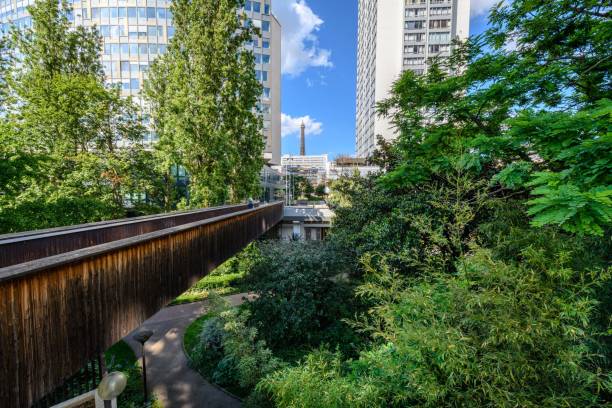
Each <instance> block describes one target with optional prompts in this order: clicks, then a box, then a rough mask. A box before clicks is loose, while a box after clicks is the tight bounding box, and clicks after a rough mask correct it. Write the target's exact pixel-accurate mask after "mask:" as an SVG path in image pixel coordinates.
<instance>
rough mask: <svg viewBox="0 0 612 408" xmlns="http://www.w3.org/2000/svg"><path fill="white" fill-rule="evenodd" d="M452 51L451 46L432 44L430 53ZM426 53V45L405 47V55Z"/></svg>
mask: <svg viewBox="0 0 612 408" xmlns="http://www.w3.org/2000/svg"><path fill="white" fill-rule="evenodd" d="M448 51H450V45H449V44H431V45H430V46H429V52H430V53H437V52H448ZM424 52H425V46H424V45H407V46H405V47H404V53H405V54H422V53H424Z"/></svg>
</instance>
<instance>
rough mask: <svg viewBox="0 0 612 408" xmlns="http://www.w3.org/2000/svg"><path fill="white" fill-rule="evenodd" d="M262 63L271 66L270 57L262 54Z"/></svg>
mask: <svg viewBox="0 0 612 408" xmlns="http://www.w3.org/2000/svg"><path fill="white" fill-rule="evenodd" d="M261 62H262V63H264V64H269V63H270V56H269V55H266V54H262V56H261Z"/></svg>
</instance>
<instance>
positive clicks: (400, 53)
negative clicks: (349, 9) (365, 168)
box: [356, 0, 470, 157]
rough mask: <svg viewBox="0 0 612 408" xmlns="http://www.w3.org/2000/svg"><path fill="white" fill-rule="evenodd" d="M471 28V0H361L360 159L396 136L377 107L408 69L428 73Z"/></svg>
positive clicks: (359, 23)
mask: <svg viewBox="0 0 612 408" xmlns="http://www.w3.org/2000/svg"><path fill="white" fill-rule="evenodd" d="M469 24H470V0H359V14H358V40H357V42H358V44H357V107H356V108H357V115H356V153H357V157H368V156H370V155H371V154H372V153H373V152H374V150H375V149H376V140H377V136H378V135H380V136H382V137H383V138H384V139H386V140H393V139H394V138H395V137H396V132H395V131H394V129H393V127H392V126H391V123H389V121H388V120H387V119H386V118H381V117H378V116H377V115H376V103H377V102H380V101H382V100H384V99H386V98H387V97H388V95H389V90H390V89H391V86H392V85H393V83H394V82H395V81H396V80H397V79H398V78H399V76H400V75H401V74H402V73H403V72H404V71H405V70H412V71H414V72H415V73H417V74H424V73H425V72H426V71H427V61H428V59H430V58H432V57H434V56H437V57H440V58H444V57H448V56H449V55H450V52H451V51H452V41H453V39H455V38H457V39H460V40H464V39H467V37H468V35H469Z"/></svg>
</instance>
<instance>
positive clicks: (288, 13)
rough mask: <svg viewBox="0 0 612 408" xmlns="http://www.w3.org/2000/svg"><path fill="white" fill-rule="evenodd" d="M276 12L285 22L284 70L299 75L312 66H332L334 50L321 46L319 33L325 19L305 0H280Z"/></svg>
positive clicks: (281, 20)
mask: <svg viewBox="0 0 612 408" xmlns="http://www.w3.org/2000/svg"><path fill="white" fill-rule="evenodd" d="M272 7H273V11H274V15H275V16H276V17H277V18H278V20H279V22H280V24H281V26H282V71H283V74H287V75H291V76H298V75H300V74H301V73H302V72H304V71H305V70H306V69H308V68H310V67H328V68H329V67H332V66H333V63H332V61H331V51H330V50H327V49H323V48H320V47H319V39H318V37H317V35H316V33H317V31H319V29H320V27H321V25H322V24H323V20H321V18H320V17H319V16H317V15H316V14H315V13H314V12H313V11H312V9H311V8H310V7H309V6H308V4H306V1H305V0H278V1H275V2H274V4H273V6H272Z"/></svg>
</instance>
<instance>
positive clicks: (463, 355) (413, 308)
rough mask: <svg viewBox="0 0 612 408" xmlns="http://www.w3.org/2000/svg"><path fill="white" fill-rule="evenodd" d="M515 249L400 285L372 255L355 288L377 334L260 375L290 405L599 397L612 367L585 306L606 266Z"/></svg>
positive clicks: (554, 401) (587, 400) (605, 278)
mask: <svg viewBox="0 0 612 408" xmlns="http://www.w3.org/2000/svg"><path fill="white" fill-rule="evenodd" d="M522 256H523V257H524V259H525V261H524V263H523V264H521V265H512V264H507V263H504V262H500V261H495V260H493V259H492V258H491V255H490V252H488V251H485V250H477V251H476V252H475V253H473V254H472V255H469V256H467V257H465V258H463V259H462V260H461V262H460V264H459V268H458V270H459V272H458V274H457V275H456V276H452V275H447V274H441V275H438V276H435V277H430V278H427V279H425V278H423V279H421V280H419V281H418V282H415V283H413V284H409V283H407V284H406V285H404V286H397V285H396V284H395V283H396V282H397V280H396V279H395V278H394V277H393V276H390V275H392V274H393V273H392V271H389V270H388V268H385V267H384V265H383V266H380V265H381V264H380V263H379V265H378V266H379V267H378V268H375V269H372V276H371V278H372V279H371V280H370V282H369V283H368V284H366V285H364V286H363V287H361V288H360V294H361V295H363V296H367V297H369V298H371V299H372V300H373V301H374V302H376V303H377V306H376V307H374V308H373V309H371V311H370V315H371V316H372V318H371V319H368V320H365V321H362V322H360V323H359V324H358V326H359V327H360V328H362V329H363V330H367V331H369V332H370V333H372V335H373V337H374V338H375V339H378V341H377V343H375V344H374V345H373V346H372V348H371V349H370V350H369V351H365V352H363V353H362V354H361V356H360V358H359V359H358V360H357V361H354V362H352V363H347V364H346V365H343V364H342V363H341V362H340V360H339V357H338V356H337V355H336V356H332V355H329V354H325V353H320V352H319V353H315V354H313V355H311V356H309V357H308V359H307V360H306V361H305V362H304V363H303V364H301V365H300V366H298V367H295V368H287V369H284V370H283V371H282V372H280V373H276V374H274V375H272V376H270V377H268V378H267V379H266V380H264V381H263V383H262V385H261V387H262V388H263V389H266V390H268V391H269V392H271V393H272V394H273V395H274V398H275V401H276V403H277V404H278V405H279V406H296V407H297V406H300V407H317V406H326V407H340V406H347V407H348V406H372V407H375V406H381V407H383V406H384V407H387V406H424V407H427V406H430V407H444V406H447V407H451V406H453V407H454V406H497V407H516V406H521V407H540V406H551V407H552V406H600V405H601V404H603V403H604V398H605V393H606V392H608V393H609V392H610V391H611V390H612V387H611V386H612V381H611V380H612V378H611V377H610V375H609V374H605V371H604V370H603V369H602V366H601V364H600V363H601V362H600V360H599V359H598V358H597V356H596V355H594V354H593V353H592V350H593V349H594V348H593V346H592V345H593V344H594V343H597V340H598V337H597V333H596V330H595V329H594V328H593V327H592V325H591V318H592V316H593V312H594V310H595V308H596V307H597V300H596V293H597V289H598V288H599V287H602V286H606V285H609V279H610V274H609V271H606V270H596V271H591V272H584V273H581V272H576V271H574V270H572V269H571V268H568V266H567V258H566V257H560V258H558V259H557V260H556V261H555V262H550V260H547V261H546V262H545V263H542V260H543V259H542V256H541V253H540V252H538V251H533V250H532V249H531V248H526V249H524V250H523V252H522ZM389 283H392V284H393V285H389ZM381 293H382V294H385V296H384V298H381V297H380V294H381ZM297 384H300V387H299V388H298V387H297Z"/></svg>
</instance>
